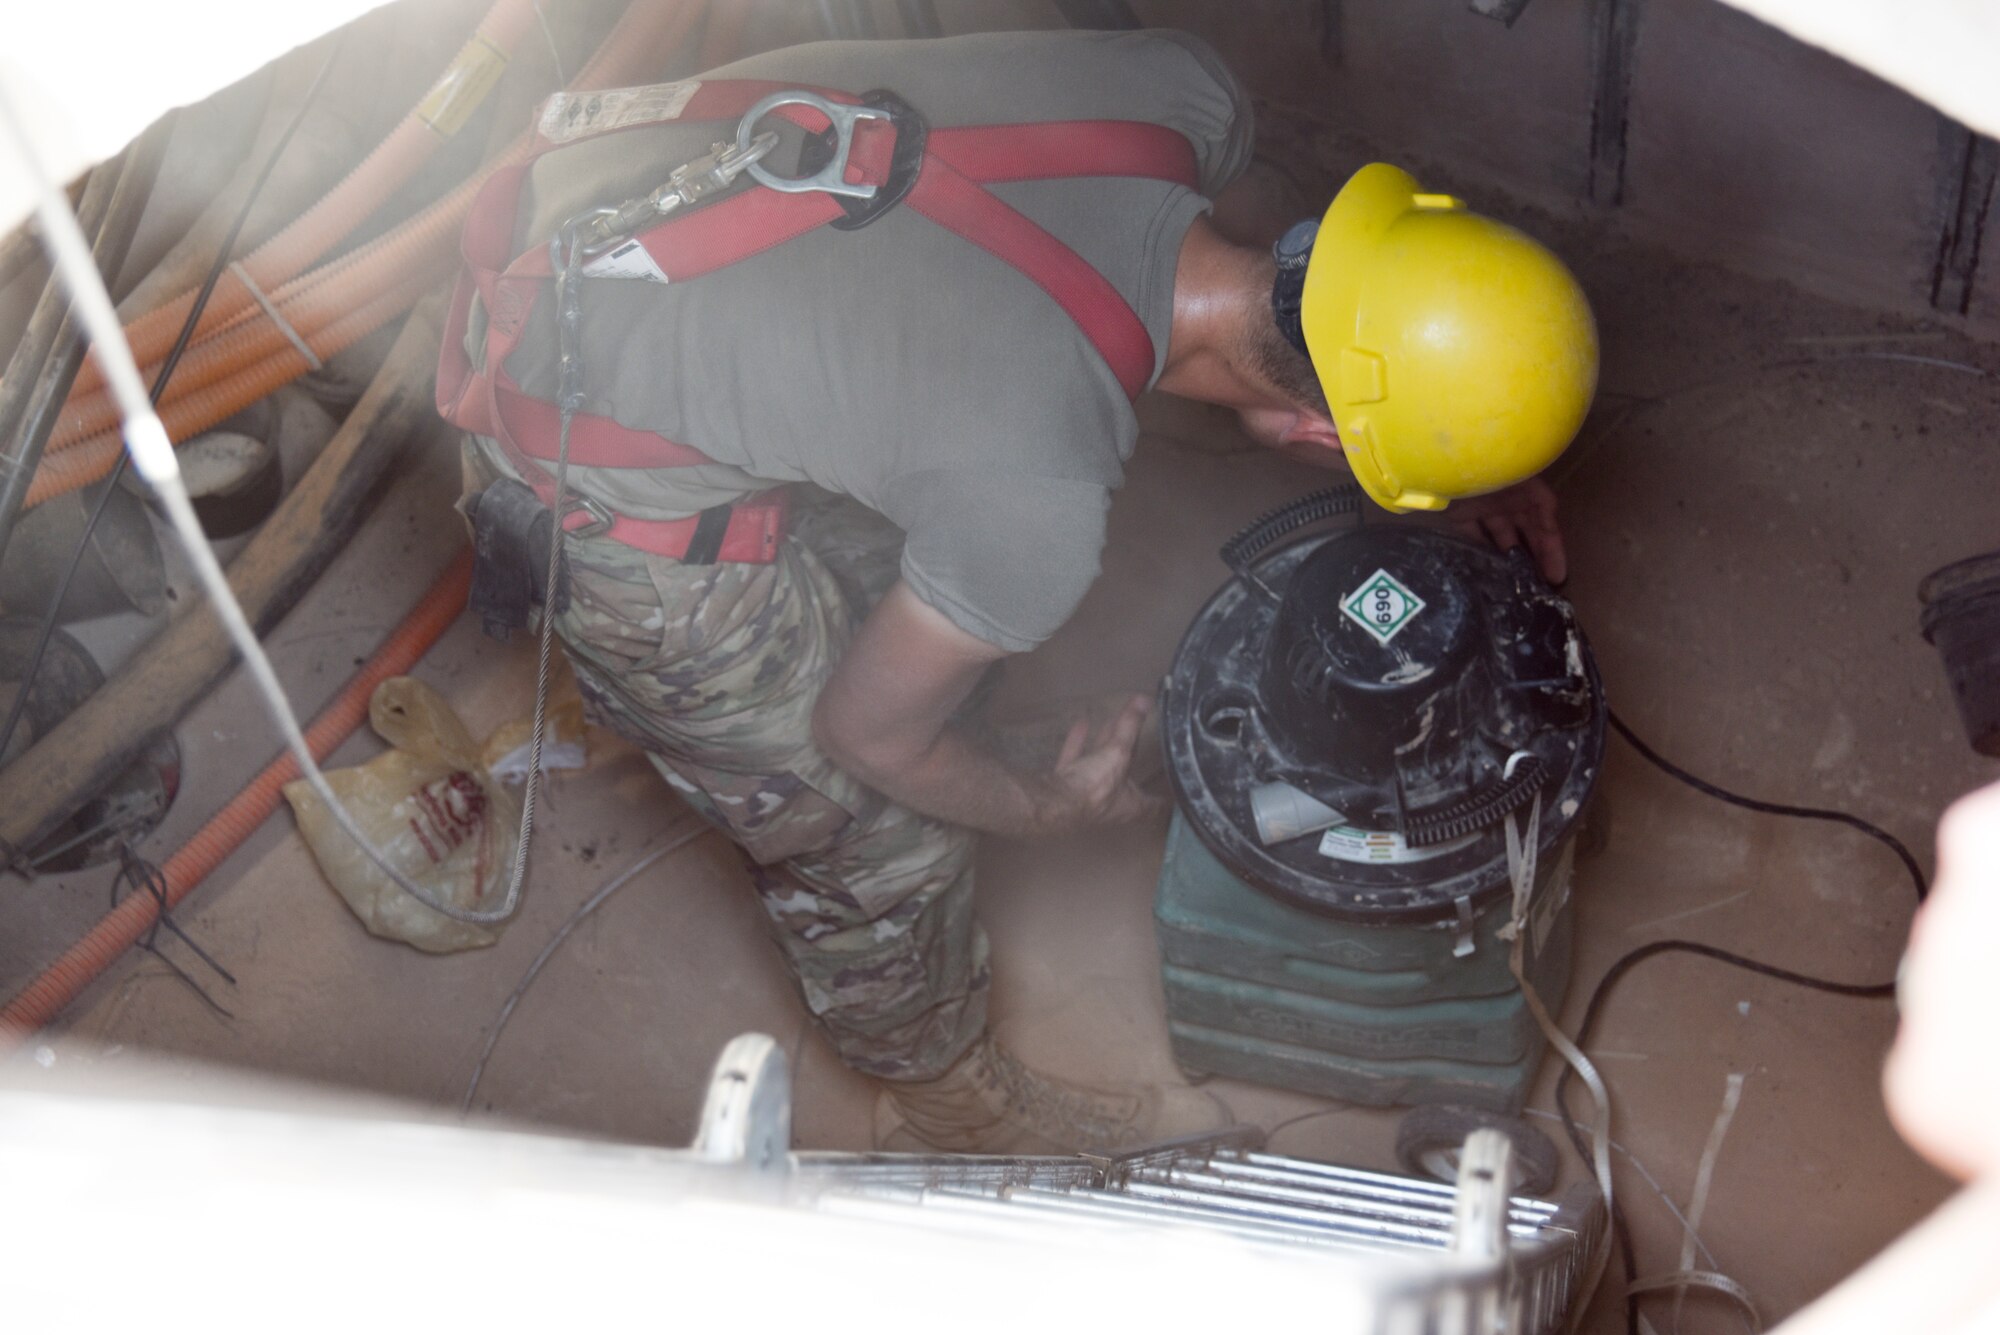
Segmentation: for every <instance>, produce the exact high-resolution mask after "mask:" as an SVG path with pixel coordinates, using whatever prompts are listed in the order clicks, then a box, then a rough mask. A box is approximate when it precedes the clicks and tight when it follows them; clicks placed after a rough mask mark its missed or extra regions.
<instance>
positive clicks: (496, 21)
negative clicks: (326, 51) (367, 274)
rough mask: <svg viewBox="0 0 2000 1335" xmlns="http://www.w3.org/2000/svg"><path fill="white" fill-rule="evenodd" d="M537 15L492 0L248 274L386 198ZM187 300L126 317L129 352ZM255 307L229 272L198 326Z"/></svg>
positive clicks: (301, 254)
mask: <svg viewBox="0 0 2000 1335" xmlns="http://www.w3.org/2000/svg"><path fill="white" fill-rule="evenodd" d="M536 22H537V20H536V18H535V0H495V2H494V5H493V7H492V8H491V9H489V10H488V11H487V12H486V17H484V18H483V19H481V20H480V21H479V26H478V28H476V29H474V30H473V34H472V36H471V37H470V38H469V39H467V41H466V43H465V45H464V46H463V47H461V48H460V49H459V52H458V54H457V55H456V56H454V57H453V58H452V61H451V63H450V64H448V65H446V66H445V68H444V72H443V73H442V74H440V75H439V76H438V77H437V79H436V80H435V81H434V82H433V83H432V84H431V86H430V88H429V89H428V90H427V91H426V92H425V93H424V96H423V99H422V100H421V101H419V102H418V103H417V104H416V105H415V106H414V107H411V108H410V110H409V113H408V114H407V115H405V116H404V117H403V119H402V120H401V121H400V122H398V123H397V125H396V128H395V129H393V130H391V131H390V132H389V135H388V137H387V138H385V139H384V140H383V141H382V142H381V143H380V144H378V145H376V147H375V150H374V151H373V152H371V153H370V154H369V155H368V156H367V157H365V158H363V159H362V160H361V162H360V163H359V165H357V166H356V167H355V168H354V170H353V171H351V172H349V173H348V174H347V176H346V177H345V178H343V179H342V180H341V182H340V184H338V185H336V186H335V187H334V188H333V189H332V190H330V191H328V192H327V193H326V194H325V195H324V196H322V197H321V199H320V200H319V202H318V203H316V204H314V205H313V206H312V207H311V208H309V209H307V210H306V211H305V212H304V213H302V214H300V215H299V217H298V218H297V219H295V220H294V221H293V222H291V223H289V224H287V225H286V226H285V227H284V229H283V230H281V231H280V232H279V233H278V234H277V235H276V236H273V237H272V238H271V239H270V240H268V241H266V242H264V244H263V245H261V246H259V247H257V249H255V250H253V251H252V252H250V254H249V255H248V256H246V257H245V258H244V260H243V269H244V272H246V273H248V274H249V275H250V279H251V281H252V282H254V283H256V284H257V286H258V287H259V288H261V289H263V290H264V291H265V292H269V291H270V290H271V289H272V288H274V287H277V286H279V285H280V284H282V283H284V282H286V281H287V280H289V279H291V278H293V277H294V276H296V275H297V274H298V273H299V272H300V271H301V270H303V269H304V268H305V267H306V266H307V265H309V264H311V263H312V262H313V261H314V260H317V259H318V258H319V257H320V256H322V255H324V254H326V252H327V251H328V250H330V249H332V248H333V247H334V246H335V245H337V244H338V243H339V242H340V240H341V239H342V238H343V237H345V236H346V235H347V234H348V233H349V232H352V231H353V230H354V229H355V228H356V227H357V226H359V225H360V224H361V222H362V220H364V219H365V218H367V217H368V215H369V214H371V213H373V212H374V211H375V210H376V209H378V208H380V207H382V205H383V203H384V202H385V201H386V200H387V199H388V198H389V196H390V195H391V194H393V193H395V191H396V190H397V188H398V187H400V186H402V185H403V184H404V183H405V182H406V181H408V180H409V179H410V178H411V177H412V176H414V175H416V173H417V171H418V170H419V169H420V168H422V166H423V165H424V163H426V162H428V161H429V160H430V158H431V155H432V154H433V153H435V152H436V151H437V150H438V149H439V148H441V147H443V146H444V144H445V142H446V141H447V140H448V139H450V137H451V135H452V133H453V132H455V131H456V130H457V129H458V128H459V126H460V125H461V124H462V123H463V122H464V119H465V118H466V117H467V116H469V115H470V114H471V113H472V111H473V110H474V109H475V108H476V107H477V106H478V105H479V103H480V102H482V101H484V100H485V97H486V95H487V94H488V93H489V92H491V91H492V88H493V85H494V83H496V82H497V81H498V79H499V77H500V73H501V71H503V70H504V69H505V68H506V65H507V61H508V58H509V57H510V56H511V55H512V54H513V51H514V46H515V44H516V43H517V42H518V41H519V40H520V39H521V37H522V36H523V35H524V34H526V33H527V32H528V31H530V29H531V28H532V27H533V25H534V24H535V23H536ZM193 308H194V291H193V290H192V289H190V290H188V291H186V292H183V293H181V295H180V296H178V297H175V298H174V299H173V300H171V301H168V302H166V303H165V304H164V305H161V306H156V307H154V308H153V309H152V310H150V311H148V312H146V314H144V315H142V316H140V317H138V318H137V319H135V320H133V321H132V322H131V323H130V324H128V325H126V326H125V338H126V341H127V342H129V343H131V345H132V355H133V357H134V359H135V360H136V361H138V363H139V364H140V365H141V366H145V365H146V364H147V363H149V362H155V361H158V360H159V359H160V358H161V357H164V356H165V355H166V352H167V349H168V348H170V347H172V346H173V342H174V339H175V338H176V337H178V336H179V334H180V330H181V325H182V324H183V323H184V322H185V321H186V320H187V316H188V312H189V311H190V310H192V309H193ZM254 309H255V303H254V302H253V300H252V298H251V296H250V293H249V291H248V290H247V289H246V288H245V287H244V286H243V284H242V283H241V282H239V281H238V280H237V278H236V276H235V275H234V274H229V275H225V276H224V278H223V279H222V281H221V282H220V283H218V284H217V285H216V289H215V291H214V292H213V293H212V294H211V295H210V297H209V301H208V306H207V307H206V308H205V309H204V310H203V311H202V317H201V323H200V324H199V325H197V326H196V327H195V336H196V337H197V338H199V337H202V336H204V335H205V334H206V333H208V332H209V331H212V330H215V329H220V328H222V327H223V325H224V324H225V323H226V322H228V320H229V319H230V318H231V317H233V316H235V315H236V314H238V313H239V312H241V311H245V310H254ZM103 383H104V382H103V377H102V375H101V374H100V373H99V372H98V369H97V365H96V363H95V362H90V363H86V364H85V366H84V368H83V370H82V371H81V372H80V373H79V374H78V375H77V379H76V386H75V388H74V390H73V391H72V395H76V394H85V393H88V392H89V391H91V390H93V389H96V388H98V387H99V386H100V385H102V384H103Z"/></svg>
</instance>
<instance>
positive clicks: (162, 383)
mask: <svg viewBox="0 0 2000 1335" xmlns="http://www.w3.org/2000/svg"><path fill="white" fill-rule="evenodd" d="M345 44H346V36H345V34H344V33H343V35H342V36H341V37H339V38H337V39H336V40H335V42H334V47H333V50H331V51H329V52H327V54H326V59H325V60H324V61H322V62H320V67H319V73H317V74H315V75H313V81H312V83H311V85H310V86H308V87H307V89H306V93H305V97H304V98H303V99H302V100H301V101H300V102H299V109H298V110H297V111H296V112H294V113H293V114H292V119H291V123H290V124H289V125H287V126H286V127H285V131H284V133H283V134H281V135H279V136H278V142H277V143H276V144H274V145H273V146H272V148H271V153H270V156H269V157H267V158H265V160H264V166H263V167H262V169H261V170H259V171H258V173H257V179H256V180H255V181H253V182H251V184H250V193H249V194H247V195H245V196H244V197H243V206H242V207H241V208H239V209H238V210H237V211H236V220H235V221H234V222H232V223H231V224H230V225H229V234H228V235H227V236H225V237H223V239H222V245H221V246H220V247H219V248H218V249H217V251H216V255H215V262H214V263H213V264H211V265H210V266H209V269H208V276H207V277H206V278H204V279H203V280H202V284H201V289H200V291H198V292H197V293H196V294H195V299H194V305H193V307H192V308H190V309H189V311H188V315H187V319H186V320H184V321H182V322H181V330H180V334H179V335H178V336H177V337H176V338H175V339H174V345H173V347H172V348H171V349H169V350H168V352H167V357H166V360H165V361H163V362H161V363H160V373H159V375H157V376H155V377H154V379H153V389H152V393H151V396H150V397H151V399H152V402H153V404H154V405H155V406H158V404H159V402H160V398H161V396H162V395H164V394H165V393H166V390H167V382H168V381H169V380H170V379H172V378H173V374H174V368H175V367H177V366H179V365H180V360H181V355H182V354H183V353H185V352H186V351H187V347H188V344H189V343H190V342H191V341H192V340H193V338H194V331H195V326H196V325H198V324H200V323H201V315H202V312H203V311H204V310H206V309H207V307H208V299H209V297H210V296H211V295H213V294H214V292H215V285H216V283H218V282H219V281H221V279H222V273H223V270H225V269H227V268H228V267H229V260H230V257H231V255H233V254H234V253H235V250H236V239H237V237H238V236H239V235H241V234H242V231H243V227H244V224H245V223H247V222H248V221H249V220H250V209H251V207H252V206H253V205H254V204H256V202H257V196H258V195H259V194H261V193H262V192H263V189H264V185H265V183H266V182H268V181H269V180H270V179H271V173H272V172H273V171H275V170H276V169H277V166H278V161H279V159H281V158H282V157H283V156H284V153H285V149H286V148H287V147H289V146H290V144H291V142H292V137H293V136H294V135H296V134H297V133H298V130H299V126H300V125H302V124H304V122H305V118H306V113H307V112H308V111H309V110H311V109H312V104H313V102H314V100H315V99H316V98H317V97H318V95H319V90H320V87H321V85H323V84H324V83H325V82H326V76H327V73H328V72H329V71H330V70H332V68H333V63H334V61H335V60H337V59H339V57H340V52H341V48H342V47H343V46H344V45H345ZM130 458H131V456H130V455H129V454H126V453H124V452H122V451H121V452H120V453H119V455H118V462H117V463H116V464H115V465H113V466H112V469H111V475H110V476H109V477H107V478H105V479H104V486H103V487H102V488H101V489H100V490H99V491H98V493H97V501H96V503H95V504H94V505H93V506H92V507H91V511H90V518H89V519H87V520H85V521H84V525H83V535H82V536H81V537H79V538H78V539H77V542H76V548H75V550H74V551H72V552H71V553H70V558H69V565H68V566H67V567H66V568H65V569H64V570H63V576H62V579H61V581H60V582H58V583H57V585H56V591H55V596H54V597H53V598H51V599H50V600H49V607H48V611H46V612H45V613H43V614H42V624H41V628H40V631H39V633H38V634H37V637H36V639H35V651H34V652H33V653H32V654H30V655H29V656H28V667H27V670H26V671H25V672H23V673H22V674H21V680H20V685H19V686H18V687H17V689H16V690H15V693H14V704H13V707H12V708H11V709H9V710H8V711H7V721H6V723H5V724H3V725H0V755H5V754H6V751H7V745H8V743H9V742H11V741H13V739H14V730H15V729H16V728H18V727H19V726H20V723H21V715H22V714H23V712H24V711H25V710H26V709H27V705H28V687H29V686H30V685H31V684H32V683H33V682H34V680H35V675H36V674H37V673H38V672H40V671H41V667H42V656H43V655H44V654H46V653H47V652H48V647H49V641H50V640H51V639H52V638H53V637H54V635H55V630H56V625H57V619H58V618H59V617H60V616H61V615H62V605H63V599H64V598H66V597H68V596H69V586H70V582H71V581H72V580H74V579H75V578H76V572H77V570H78V568H79V567H81V566H82V564H83V556H84V553H85V552H86V551H88V550H89V548H90V539H91V535H92V534H94V533H96V532H97V523H98V520H100V519H102V518H103V517H104V511H105V508H106V506H107V505H108V504H109V503H110V500H111V493H112V492H114V491H116V490H117V488H118V481H119V479H120V478H122V477H123V476H124V475H125V466H126V464H127V463H128V462H129V460H130Z"/></svg>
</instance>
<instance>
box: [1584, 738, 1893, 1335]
mask: <svg viewBox="0 0 2000 1335" xmlns="http://www.w3.org/2000/svg"><path fill="white" fill-rule="evenodd" d="M1611 726H1612V727H1613V728H1615V729H1616V730H1617V732H1618V735H1619V736H1620V737H1623V738H1624V739H1625V740H1626V742H1627V743H1629V744H1630V745H1631V747H1632V749H1633V750H1635V751H1637V752H1638V753H1639V754H1640V755H1642V756H1644V757H1645V758H1646V759H1647V760H1648V761H1650V762H1652V763H1653V764H1654V765H1656V766H1658V767H1659V768H1660V769H1661V770H1662V771H1664V772H1665V773H1667V774H1669V775H1671V776H1672V777H1674V778H1676V779H1679V780H1680V781H1681V782H1682V783H1684V784H1687V785H1688V786H1689V787H1690V788H1693V789H1695V790H1697V791H1699V792H1703V793H1706V794H1708V795H1709V796H1710V797H1713V798H1715V799H1717V800H1718V801H1722V802H1727V803H1729V804H1730V805H1731V806H1739V807H1745V808H1747V809H1749V810H1751V811H1761V812H1764V813H1766V814H1769V815H1774V816H1791V817H1795V818H1797V819H1801V820H1825V821H1833V822H1835V823H1837V824H1840V825H1845V826H1848V827H1849V828H1850V829H1855V830H1859V831H1860V832H1861V833H1863V834H1865V835H1867V836H1868V837H1870V838H1871V839H1875V840H1879V841H1880V842H1881V843H1883V844H1886V845H1887V846H1888V847H1889V848H1890V849H1891V850H1892V851H1893V852H1894V853H1895V854H1896V856H1897V857H1898V858H1900V859H1902V862H1903V868H1904V870H1906V871H1908V872H1909V873H1910V883H1911V885H1912V886H1913V887H1914V888H1915V890H1916V893H1917V901H1918V902H1919V903H1922V902H1923V899H1924V897H1925V896H1926V895H1927V894H1928V893H1929V892H1930V885H1929V883H1928V882H1927V881H1926V880H1925V879H1924V873H1923V869H1922V868H1921V867H1919V866H1918V865H1917V860H1916V859H1915V858H1914V857H1912V856H1910V850H1909V849H1908V848H1906V847H1904V846H1903V842H1902V840H1900V839H1898V838H1896V836H1894V835H1892V834H1890V833H1889V832H1888V831H1886V830H1884V829H1882V828H1880V827H1879V826H1875V825H1871V824H1870V823H1868V822H1867V821H1865V820H1862V819H1861V818H1860V817H1859V816H1854V815H1850V814H1848V813H1847V812H1845V811H1829V810H1825V809H1823V808H1819V807H1798V806H1789V805H1787V804H1785V803H1781V802H1764V801H1760V800H1758V799H1756V798H1753V797H1745V796H1743V795H1742V794H1740V793H1733V792H1730V791H1729V790H1728V789H1726V788H1722V787H1719V786H1717V785H1715V784H1712V783H1709V782H1708V781H1706V780H1704V779H1700V778H1697V777H1696V776H1695V775H1693V774H1690V773H1688V772H1687V771H1686V770H1684V769H1682V768H1681V767H1680V766H1679V765H1676V764H1674V763H1673V762H1672V761H1670V760H1668V759H1667V758H1666V757H1664V756H1662V755H1661V754H1660V753H1659V752H1658V751H1655V750H1654V749H1653V748H1652V747H1650V746H1648V745H1647V744H1646V743H1645V742H1644V741H1643V740H1641V739H1640V738H1639V736H1638V735H1637V734H1636V733H1634V732H1633V731H1632V729H1631V728H1629V727H1627V726H1626V724H1625V721H1624V720H1623V719H1621V718H1619V717H1618V715H1617V714H1616V713H1615V712H1614V713H1612V715H1611ZM1666 954H1686V955H1697V956H1700V957H1701V958H1703V959H1711V960H1716V961H1719V962H1721V963H1723V964H1727V965H1730V966H1732V967H1734V968H1738V969H1746V970H1748V971H1749V972H1751V973H1754V974H1759V975H1762V976H1763V977H1766V978H1776V979H1777V980H1779V981H1780V982H1785V983H1792V984H1795V985H1796V986H1799V987H1809V988H1812V989H1814V990H1815V991H1819V992H1827V993H1831V994H1833V995H1834V996H1843V997H1869V998H1880V997H1892V996H1894V995H1895V994H1896V985H1895V983H1894V982H1887V983H1837V982H1833V981H1831V980H1829V979H1825V978H1814V977H1812V976H1811V975H1809V974H1803V973H1796V972H1794V971H1793V970H1790V969H1781V968H1779V967H1778V966H1776V965H1774V964H1765V963H1763V962H1762V961H1761V960H1753V959H1750V958H1748V957H1747V956H1743V955H1738V954H1736V953H1734V952H1732V951H1727V950H1723V949H1721V948H1720V947H1718V946H1711V945H1707V944H1705V943H1703V942H1700V941H1683V940H1679V939H1668V940H1664V941H1649V942H1647V943H1646V944H1645V945H1643V946H1639V947H1637V948H1635V949H1633V950H1630V951H1627V952H1626V953H1625V954H1624V955H1622V956H1620V957H1619V958H1618V960H1617V962H1616V963H1614V964H1613V965H1612V966H1611V967H1610V968H1609V969H1607V970H1605V971H1604V976H1603V977H1602V978H1600V979H1598V980H1597V986H1596V987H1595V988H1593V989H1592V990H1591V993H1590V1002H1589V1004H1588V1005H1586V1006H1585V1007H1584V1008H1583V1023H1582V1024H1580V1025H1578V1026H1577V1031H1576V1045H1577V1046H1578V1047H1579V1048H1581V1047H1583V1046H1584V1045H1585V1044H1586V1043H1588V1042H1589V1041H1590V1031H1591V1029H1592V1027H1593V1026H1595V1024H1596V1023H1597V1017H1598V1015H1599V1014H1600V1013H1601V1012H1602V1011H1603V1009H1604V1003H1605V1002H1606V1000H1608V999H1609V997H1610V994H1611V989H1612V988H1613V987H1614V986H1616V985H1617V983H1618V980H1619V979H1621V978H1623V977H1624V976H1625V975H1626V974H1628V973H1630V972H1631V971H1632V970H1633V969H1634V968H1635V967H1637V966H1638V965H1640V964H1642V963H1644V962H1645V961H1647V960H1649V959H1652V958H1653V957H1654V956H1656V955H1666ZM1572 1074H1573V1072H1572V1071H1571V1069H1570V1068H1569V1067H1568V1066H1567V1065H1565V1066H1564V1067H1563V1069H1562V1073H1561V1074H1560V1075H1559V1076H1557V1077H1556V1088H1555V1105H1556V1113H1557V1115H1558V1116H1559V1117H1560V1118H1561V1119H1562V1125H1563V1130H1564V1132H1565V1133H1567V1135H1568V1136H1569V1142H1570V1145H1571V1146H1572V1147H1573V1148H1574V1149H1575V1150H1576V1152H1577V1154H1578V1156H1579V1157H1581V1158H1582V1159H1583V1160H1584V1162H1586V1163H1588V1162H1589V1161H1590V1158H1591V1151H1590V1145H1589V1142H1588V1141H1586V1140H1585V1138H1584V1134H1583V1129H1582V1128H1581V1127H1579V1126H1578V1125H1577V1123H1576V1118H1575V1116H1574V1115H1573V1114H1572V1113H1571V1112H1570V1110H1569V1102H1568V1095H1569V1088H1570V1078H1571V1076H1572ZM1610 1225H1611V1230H1612V1235H1613V1236H1614V1237H1615V1238H1616V1239H1617V1242H1618V1253H1619V1258H1620V1260H1621V1261H1622V1262H1623V1264H1624V1268H1625V1287H1626V1288H1627V1289H1629V1288H1630V1287H1631V1285H1632V1280H1633V1279H1634V1278H1635V1277H1636V1276H1637V1274H1638V1260H1637V1255H1636V1253H1635V1252H1634V1250H1633V1247H1632V1231H1631V1229H1630V1228H1629V1227H1628V1226H1627V1225H1626V1222H1625V1212H1624V1211H1623V1210H1622V1209H1621V1208H1619V1207H1617V1206H1614V1207H1613V1208H1612V1211H1611V1221H1610ZM1625 1329H1626V1331H1627V1333H1628V1335H1639V1296H1638V1295H1637V1294H1633V1293H1627V1294H1626V1296H1625Z"/></svg>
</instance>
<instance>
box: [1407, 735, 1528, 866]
mask: <svg viewBox="0 0 2000 1335" xmlns="http://www.w3.org/2000/svg"><path fill="white" fill-rule="evenodd" d="M1547 778H1548V767H1547V766H1546V765H1544V764H1543V763H1542V760H1541V757H1540V756H1535V755H1528V756H1525V757H1523V758H1522V760H1521V763H1520V764H1518V765H1516V766H1515V767H1514V773H1513V774H1512V775H1510V776H1509V777H1507V778H1505V779H1502V780H1500V781H1499V782H1498V783H1495V784H1491V785H1489V786H1488V787H1485V788H1482V789H1480V790H1479V791H1478V792H1476V793H1474V794H1472V795H1471V796H1470V797H1463V798H1460V799H1459V800H1458V801H1456V802H1453V803H1452V804H1451V805H1449V806H1444V807H1439V808H1437V809H1436V810H1434V811H1425V812H1420V813H1419V814H1417V815H1414V816H1412V817H1410V820H1409V825H1408V828H1407V829H1405V830H1404V832H1403V837H1404V839H1406V840H1408V841H1409V845H1410V847H1412V848H1434V847H1436V846H1437V845H1439V844H1448V843H1450V842H1451V841H1452V840H1454V839H1463V838H1464V837H1465V836H1466V835H1468V834H1478V833H1479V832H1480V831H1481V830H1484V829H1487V828H1488V827H1490V826H1492V825H1495V824H1497V823H1498V822H1499V821H1500V820H1501V818H1503V817H1505V816H1507V815H1510V814H1512V813H1513V812H1515V811H1518V810H1519V809H1520V808H1521V807H1523V806H1526V805H1527V802H1528V799H1529V798H1531V797H1533V796H1534V795H1535V793H1536V791H1537V790H1539V789H1540V788H1541V786H1542V784H1543V782H1544V781H1545V780H1547Z"/></svg>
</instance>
